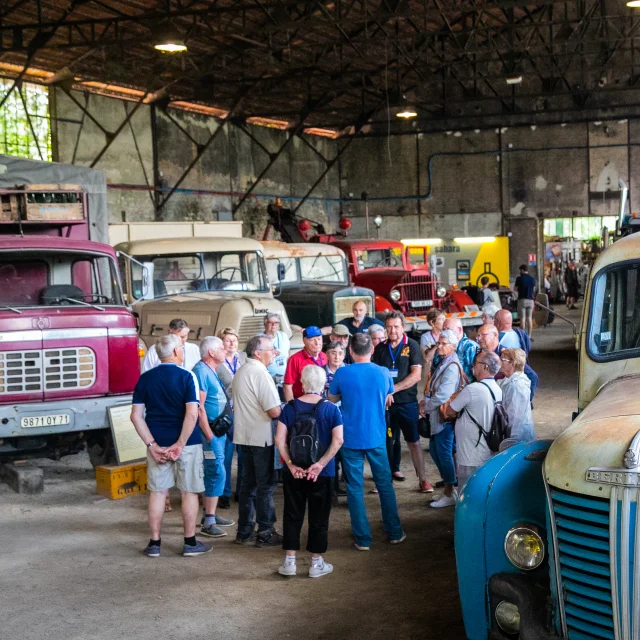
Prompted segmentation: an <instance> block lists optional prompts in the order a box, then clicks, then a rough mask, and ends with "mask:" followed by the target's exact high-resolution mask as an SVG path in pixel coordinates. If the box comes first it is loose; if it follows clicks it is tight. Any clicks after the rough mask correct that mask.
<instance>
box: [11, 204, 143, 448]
mask: <svg viewBox="0 0 640 640" xmlns="http://www.w3.org/2000/svg"><path fill="white" fill-rule="evenodd" d="M63 208H64V207H62V209H63ZM4 222H5V223H6V222H9V221H4ZM24 222H25V224H24V226H23V233H25V234H28V235H22V236H21V235H0V460H1V459H3V458H4V459H11V458H16V457H24V456H27V455H35V454H38V455H53V456H59V455H62V454H64V453H69V452H73V451H78V450H80V449H81V448H83V446H84V440H85V439H86V440H87V441H88V442H89V444H90V445H92V444H95V442H97V440H96V436H97V435H98V434H100V436H101V439H102V444H101V445H100V447H99V448H101V449H104V448H105V446H104V442H105V441H106V439H105V436H106V433H107V432H106V431H105V429H107V428H108V427H109V419H108V409H109V407H113V406H116V405H127V404H130V403H131V393H132V391H133V388H134V386H135V383H136V381H137V380H138V377H139V371H140V364H139V356H138V335H137V329H136V322H135V318H134V317H133V315H132V314H131V312H130V311H129V310H128V309H127V307H126V306H125V305H124V302H123V298H122V291H121V286H120V281H119V275H118V269H117V262H116V254H115V251H114V250H113V248H112V247H110V246H108V245H106V244H101V243H98V242H92V241H90V240H88V239H73V238H71V237H60V233H58V235H57V236H56V235H54V234H55V233H56V232H59V231H60V230H61V229H63V228H64V227H63V226H62V224H61V223H57V224H56V223H46V222H42V221H40V222H39V224H37V225H35V224H34V225H32V226H31V227H30V226H29V225H28V221H24ZM84 222H85V224H84V225H83V224H80V225H74V226H75V229H74V231H75V232H76V234H77V232H78V231H79V230H80V228H81V227H82V226H84V227H85V233H86V234H87V235H88V230H87V227H88V225H87V224H86V219H85V221H84ZM5 229H6V230H7V231H9V230H11V231H15V223H14V224H11V225H10V226H4V225H3V229H2V230H5ZM30 232H31V233H30ZM69 235H71V234H69ZM99 430H102V431H99ZM91 436H93V440H92V437H91ZM90 453H91V447H90Z"/></svg>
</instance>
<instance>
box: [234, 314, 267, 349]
mask: <svg viewBox="0 0 640 640" xmlns="http://www.w3.org/2000/svg"><path fill="white" fill-rule="evenodd" d="M259 333H264V316H245V317H244V318H242V321H241V322H240V329H238V341H239V342H240V343H244V342H247V340H250V339H251V338H253V336H255V335H258V334H259Z"/></svg>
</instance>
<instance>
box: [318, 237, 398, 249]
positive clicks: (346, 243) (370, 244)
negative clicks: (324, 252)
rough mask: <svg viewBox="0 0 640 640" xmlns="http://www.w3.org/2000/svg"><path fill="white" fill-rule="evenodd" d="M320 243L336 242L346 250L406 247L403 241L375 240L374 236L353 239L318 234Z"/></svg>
mask: <svg viewBox="0 0 640 640" xmlns="http://www.w3.org/2000/svg"><path fill="white" fill-rule="evenodd" d="M318 238H319V243H320V244H335V245H336V246H338V247H341V248H342V249H343V250H344V251H348V250H349V249H356V250H358V249H404V245H403V244H402V242H400V241H398V240H374V239H373V238H368V239H361V240H351V239H349V238H338V237H335V236H318Z"/></svg>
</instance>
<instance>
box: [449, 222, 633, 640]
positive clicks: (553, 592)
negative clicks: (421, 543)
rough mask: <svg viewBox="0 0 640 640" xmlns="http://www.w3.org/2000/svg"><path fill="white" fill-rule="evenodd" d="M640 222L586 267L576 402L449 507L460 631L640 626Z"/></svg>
mask: <svg viewBox="0 0 640 640" xmlns="http://www.w3.org/2000/svg"><path fill="white" fill-rule="evenodd" d="M639 301H640V233H637V234H634V235H631V236H628V237H626V238H622V239H621V240H618V241H617V242H616V243H615V244H613V245H612V246H611V247H609V248H608V249H606V250H605V251H604V252H603V253H602V254H601V255H600V256H599V257H598V259H597V260H596V262H595V264H594V265H593V268H592V270H591V276H590V282H589V286H588V291H587V294H586V300H585V312H584V315H583V320H582V325H581V328H580V334H579V337H578V341H579V346H580V376H579V378H580V382H579V392H578V407H579V411H580V413H579V414H578V415H577V417H576V418H575V420H574V421H573V423H572V425H571V426H570V427H569V428H568V429H567V430H566V431H565V432H563V433H562V434H561V435H560V436H559V437H558V438H557V439H556V440H555V441H554V442H549V441H536V442H529V443H521V444H518V445H516V446H514V447H511V448H509V449H507V450H506V451H504V452H502V453H500V454H498V455H496V456H495V457H493V458H492V459H490V460H489V461H488V462H487V463H486V464H485V465H483V466H482V467H480V468H479V469H478V471H477V472H476V473H475V474H474V475H473V476H472V477H471V478H470V479H469V481H468V482H467V484H466V485H465V487H464V490H463V491H462V493H461V496H460V501H459V502H458V506H457V508H456V517H455V537H456V560H457V564H458V582H459V585H460V598H461V601H462V610H463V617H464V621H465V628H466V631H467V637H468V638H469V639H470V640H487V638H491V639H494V638H509V637H516V636H517V637H520V638H525V637H526V638H538V639H548V640H551V639H560V638H562V639H564V640H566V639H569V640H572V639H574V638H581V639H598V640H600V639H603V638H611V639H613V640H624V639H627V638H628V639H631V638H638V637H640V392H639V389H640V313H639V312H640V302H639Z"/></svg>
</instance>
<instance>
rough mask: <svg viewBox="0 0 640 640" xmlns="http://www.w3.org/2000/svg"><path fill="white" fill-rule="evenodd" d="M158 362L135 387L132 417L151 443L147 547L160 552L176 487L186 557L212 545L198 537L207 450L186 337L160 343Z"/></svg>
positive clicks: (171, 337)
mask: <svg viewBox="0 0 640 640" xmlns="http://www.w3.org/2000/svg"><path fill="white" fill-rule="evenodd" d="M156 353H157V354H158V357H159V359H160V365H159V366H157V367H155V368H153V369H151V370H149V371H147V372H146V373H143V374H142V375H141V376H140V379H139V380H138V383H137V384H136V388H135V389H134V391H133V409H132V410H131V422H133V426H134V427H135V429H136V431H137V432H138V435H139V436H140V438H142V441H143V442H144V443H145V445H146V446H147V465H148V466H147V484H148V486H149V492H150V493H149V527H150V529H151V538H150V540H149V544H148V545H147V547H146V548H145V550H144V553H145V555H147V556H148V557H149V558H158V557H159V556H160V544H161V539H160V528H161V527H162V516H163V515H164V504H165V496H166V494H167V492H168V491H169V489H171V488H172V487H174V486H177V487H178V489H180V492H181V494H182V520H183V523H184V547H183V550H182V555H183V556H187V557H189V556H199V555H202V554H203V553H207V552H209V551H211V549H212V547H211V545H208V544H204V543H202V542H200V541H199V540H196V519H197V517H198V494H199V493H202V492H203V491H204V480H203V459H204V457H203V453H202V441H201V435H200V429H199V428H198V394H199V389H198V383H197V381H196V378H195V376H194V374H193V373H192V372H191V371H187V370H186V369H183V368H182V364H183V357H184V356H183V353H184V351H183V349H182V341H181V340H180V338H179V337H178V336H176V335H173V334H169V335H167V336H164V337H162V338H160V340H159V341H158V342H157V344H156Z"/></svg>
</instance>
